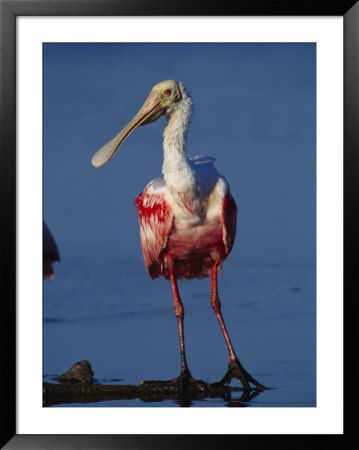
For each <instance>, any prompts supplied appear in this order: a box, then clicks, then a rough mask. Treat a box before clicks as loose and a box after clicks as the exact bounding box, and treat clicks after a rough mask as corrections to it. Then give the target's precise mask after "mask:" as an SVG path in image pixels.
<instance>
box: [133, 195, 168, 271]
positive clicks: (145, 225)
mask: <svg viewBox="0 0 359 450" xmlns="http://www.w3.org/2000/svg"><path fill="white" fill-rule="evenodd" d="M135 204H136V206H137V211H138V220H139V223H140V237H141V247H142V253H143V259H144V262H145V266H146V270H147V272H148V274H149V275H150V277H151V278H152V279H154V278H157V277H159V276H160V275H162V274H163V273H164V268H163V264H162V253H163V250H164V249H165V247H166V244H167V238H168V235H169V233H170V231H171V228H172V220H173V214H172V211H171V208H170V207H169V205H168V203H167V202H166V201H165V199H164V197H163V196H162V195H161V194H157V193H153V194H152V193H151V194H149V193H147V189H145V191H144V192H142V193H141V194H140V195H139V196H138V197H137V198H136V200H135Z"/></svg>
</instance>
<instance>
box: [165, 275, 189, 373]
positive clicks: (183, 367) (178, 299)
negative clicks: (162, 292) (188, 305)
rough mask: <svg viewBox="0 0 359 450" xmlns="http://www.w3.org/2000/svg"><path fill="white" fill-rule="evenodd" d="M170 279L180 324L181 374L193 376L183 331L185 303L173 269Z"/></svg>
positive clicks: (178, 323) (176, 314)
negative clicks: (188, 361)
mask: <svg viewBox="0 0 359 450" xmlns="http://www.w3.org/2000/svg"><path fill="white" fill-rule="evenodd" d="M170 279H171V286H172V292H173V303H174V308H175V316H176V319H177V325H178V333H179V338H180V352H181V374H183V375H184V374H186V375H189V376H191V373H190V371H189V369H188V366H187V360H186V351H185V346H184V333H183V318H184V308H183V303H182V300H181V297H180V294H179V290H178V286H177V280H176V277H175V275H174V273H173V271H171V272H170Z"/></svg>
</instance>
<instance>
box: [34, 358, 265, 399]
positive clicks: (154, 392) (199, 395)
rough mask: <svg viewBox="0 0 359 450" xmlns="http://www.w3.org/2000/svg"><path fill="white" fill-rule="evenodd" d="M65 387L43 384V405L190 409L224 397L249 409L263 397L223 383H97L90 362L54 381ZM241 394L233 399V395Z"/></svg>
mask: <svg viewBox="0 0 359 450" xmlns="http://www.w3.org/2000/svg"><path fill="white" fill-rule="evenodd" d="M53 379H54V380H56V381H60V382H61V384H57V383H56V384H55V383H49V382H46V381H44V383H43V406H51V405H58V404H68V403H95V402H101V401H105V400H107V401H109V400H131V399H132V400H133V399H140V400H141V401H144V402H154V401H156V402H159V401H163V400H168V399H173V400H176V401H177V402H178V403H179V404H180V405H181V406H190V405H191V404H192V401H193V400H203V399H204V398H213V397H221V398H223V399H224V400H225V401H227V402H228V406H247V405H246V404H245V403H243V402H245V401H248V400H250V399H251V398H253V397H255V396H256V395H258V394H259V392H258V391H257V390H252V391H250V392H248V391H244V390H243V389H241V388H239V387H231V386H227V385H224V384H219V383H213V384H210V383H206V382H204V381H203V380H192V382H191V383H189V384H187V385H186V386H183V385H181V384H180V383H173V382H170V381H160V380H151V381H142V382H141V383H140V384H139V385H121V384H111V385H110V384H97V383H94V382H93V371H92V368H91V364H90V363H89V361H87V360H84V361H79V362H77V363H75V364H74V365H73V366H72V367H71V368H70V369H69V370H68V371H67V372H65V373H64V374H62V375H60V376H58V377H55V378H53ZM238 391H239V392H241V395H240V397H239V398H236V399H234V400H233V399H232V393H233V392H238Z"/></svg>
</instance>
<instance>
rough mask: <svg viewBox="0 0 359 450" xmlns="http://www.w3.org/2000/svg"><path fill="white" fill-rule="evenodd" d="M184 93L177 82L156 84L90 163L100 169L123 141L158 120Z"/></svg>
mask: <svg viewBox="0 0 359 450" xmlns="http://www.w3.org/2000/svg"><path fill="white" fill-rule="evenodd" d="M183 93H184V91H183V90H182V89H181V86H180V85H179V83H177V81H174V80H166V81H162V82H161V83H158V84H156V85H155V86H154V87H153V88H152V90H151V92H150V95H149V96H148V98H147V100H146V101H145V103H144V104H143V106H142V108H141V109H140V110H139V111H138V113H137V114H136V115H135V117H134V118H133V119H132V120H131V121H130V122H129V123H128V124H127V125H126V126H125V127H124V128H123V129H122V130H121V131H120V132H119V133H118V134H117V135H116V136H115V137H114V138H112V139H111V140H110V141H109V142H107V144H105V145H104V146H103V147H101V148H100V150H98V151H97V152H96V153H95V154H94V155H93V157H92V159H91V163H92V165H93V166H95V167H100V166H102V165H103V164H105V163H106V162H107V161H109V160H110V159H111V158H112V157H114V156H115V154H116V153H117V151H118V149H119V148H120V146H121V144H122V143H123V142H124V140H125V139H126V138H127V137H128V136H129V135H130V134H131V133H132V132H133V131H134V130H135V129H136V128H137V127H138V126H140V125H147V124H149V123H151V122H154V121H155V120H157V119H159V118H160V117H161V116H162V115H163V114H165V113H166V112H167V111H169V110H170V108H171V107H172V106H173V105H174V104H176V102H179V101H180V100H181V98H182V95H183Z"/></svg>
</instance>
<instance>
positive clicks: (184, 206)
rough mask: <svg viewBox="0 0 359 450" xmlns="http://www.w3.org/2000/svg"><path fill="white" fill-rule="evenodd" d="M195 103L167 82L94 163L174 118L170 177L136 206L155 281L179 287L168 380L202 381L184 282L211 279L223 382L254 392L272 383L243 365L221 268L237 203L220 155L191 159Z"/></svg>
mask: <svg viewBox="0 0 359 450" xmlns="http://www.w3.org/2000/svg"><path fill="white" fill-rule="evenodd" d="M191 105H192V102H191V99H190V97H188V95H187V93H186V91H185V89H184V87H183V85H182V83H178V82H176V81H174V80H167V81H163V82H161V83H159V84H157V85H156V86H154V87H153V89H152V90H151V92H150V95H149V97H148V98H147V100H146V101H145V103H144V105H143V106H142V108H141V109H140V110H139V112H138V113H137V114H136V115H135V116H134V118H133V119H132V120H131V121H130V122H129V123H128V125H126V126H125V127H124V128H123V129H122V130H121V131H120V132H119V133H118V134H117V135H116V136H115V137H114V138H113V139H111V140H110V141H109V142H108V143H107V144H105V145H104V146H103V147H101V148H100V150H98V151H97V152H96V153H95V154H94V156H93V157H92V160H91V162H92V164H93V166H95V167H100V166H102V165H103V164H105V163H106V162H107V161H108V160H109V159H111V158H112V157H113V156H114V155H115V154H116V153H117V151H118V149H119V147H120V146H121V144H122V143H123V142H124V140H125V139H126V138H127V137H128V136H129V135H130V134H131V133H132V132H133V131H134V130H135V129H136V128H137V127H138V126H139V125H146V124H149V123H151V122H153V121H155V120H157V119H158V118H159V117H161V116H162V115H166V116H167V125H166V127H165V130H164V135H163V136H164V140H163V166H162V175H161V176H160V177H158V178H156V179H154V180H152V181H151V182H150V183H149V184H148V185H147V186H146V187H145V189H144V191H143V192H142V193H141V194H140V195H139V196H138V197H137V198H136V200H135V203H136V205H137V209H138V218H139V223H140V238H141V246H142V252H143V258H144V263H145V266H146V269H147V272H148V274H149V275H150V277H151V278H152V279H154V278H157V277H160V276H164V277H165V278H167V279H169V280H170V282H171V285H172V292H173V300H174V309H175V316H176V319H177V323H178V331H179V339H180V354H181V373H180V375H179V376H178V377H177V378H175V379H174V380H169V381H168V382H172V383H179V384H181V386H186V385H189V384H191V383H196V382H197V380H194V379H193V378H192V376H191V373H190V371H189V369H188V365H187V360H186V353H185V343H184V332H183V317H184V308H183V304H182V300H181V297H180V293H179V290H178V286H177V279H179V278H180V279H181V278H182V279H183V278H185V279H191V278H204V277H207V276H211V292H210V302H211V305H212V308H213V310H214V313H215V315H216V317H217V319H218V322H219V325H220V328H221V330H222V333H223V336H224V340H225V343H226V346H227V349H228V353H229V362H228V370H227V372H226V374H225V375H224V377H223V378H222V380H221V381H220V382H219V383H229V382H230V381H231V380H232V378H237V379H238V380H239V381H240V382H241V383H242V385H243V388H244V389H245V390H250V389H251V386H250V384H249V383H252V384H253V385H254V386H255V388H256V389H258V390H262V389H265V387H264V386H263V385H262V384H261V383H259V382H258V381H257V380H255V379H254V378H253V377H252V376H251V375H250V374H249V373H248V372H247V371H246V370H245V369H244V367H243V366H242V365H241V363H240V361H239V359H238V357H237V355H236V353H235V351H234V349H233V346H232V343H231V341H230V338H229V335H228V332H227V329H226V326H225V324H224V320H223V317H222V313H221V302H220V299H219V296H218V289H217V270H218V268H222V262H223V261H224V259H226V258H227V256H228V255H229V253H230V251H231V249H232V246H233V242H234V238H235V234H236V216H237V207H236V204H235V201H234V199H233V197H232V195H231V193H230V190H229V184H228V182H227V181H226V179H225V178H224V177H222V176H221V175H220V174H219V173H218V172H217V170H216V169H215V167H214V158H211V157H203V156H201V157H194V158H191V157H188V156H187V153H186V149H185V135H186V131H187V125H188V120H189V118H190V115H191ZM198 381H199V380H198Z"/></svg>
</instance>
